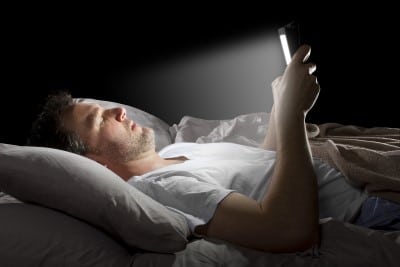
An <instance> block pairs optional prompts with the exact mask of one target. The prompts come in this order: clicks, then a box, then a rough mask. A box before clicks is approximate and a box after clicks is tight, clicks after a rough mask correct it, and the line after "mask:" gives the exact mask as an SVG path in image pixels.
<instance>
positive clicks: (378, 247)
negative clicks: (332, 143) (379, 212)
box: [134, 220, 400, 267]
mask: <svg viewBox="0 0 400 267" xmlns="http://www.w3.org/2000/svg"><path fill="white" fill-rule="evenodd" d="M321 235H322V240H321V244H320V247H319V248H318V249H314V250H307V251H304V252H301V253H281V254H278V253H266V252H260V251H256V250H250V249H246V248H243V247H239V246H235V245H232V244H229V243H224V242H220V241H212V240H205V239H202V240H196V241H193V242H191V243H189V245H188V246H187V248H186V249H185V250H184V251H181V252H178V253H175V255H161V254H154V253H143V254H138V255H137V256H136V259H135V262H134V266H171V267H183V266H210V267H211V266H230V267H245V266H246V267H247V266H251V267H266V266H296V267H297V266H304V267H310V266H398V264H399V262H400V231H397V232H396V231H395V232H380V231H377V230H371V229H367V228H363V227H360V226H356V225H352V224H349V223H343V222H340V221H336V220H327V221H324V222H321Z"/></svg>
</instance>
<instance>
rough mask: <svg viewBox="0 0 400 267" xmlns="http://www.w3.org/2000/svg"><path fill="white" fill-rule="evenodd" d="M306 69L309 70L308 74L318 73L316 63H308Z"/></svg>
mask: <svg viewBox="0 0 400 267" xmlns="http://www.w3.org/2000/svg"><path fill="white" fill-rule="evenodd" d="M306 67H307V68H308V73H309V74H310V75H311V74H313V73H314V71H316V69H317V65H315V63H307V64H306Z"/></svg>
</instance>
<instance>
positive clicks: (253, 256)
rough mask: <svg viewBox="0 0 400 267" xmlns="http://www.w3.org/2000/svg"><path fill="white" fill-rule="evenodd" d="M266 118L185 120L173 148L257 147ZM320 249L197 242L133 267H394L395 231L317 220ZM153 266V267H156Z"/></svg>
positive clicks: (398, 250)
mask: <svg viewBox="0 0 400 267" xmlns="http://www.w3.org/2000/svg"><path fill="white" fill-rule="evenodd" d="M268 121H269V114H268V113H252V114H244V115H241V116H238V117H235V118H233V119H231V120H204V119H201V118H195V117H191V116H185V117H183V118H182V120H181V121H180V122H179V123H178V124H175V125H173V126H171V128H170V132H171V134H172V138H173V140H174V142H196V143H210V142H234V143H239V144H243V145H249V146H258V145H259V144H260V143H261V142H262V141H263V138H264V136H265V133H266V130H267V127H268V126H267V125H268ZM320 225H321V232H322V239H321V244H320V247H319V249H317V250H316V251H306V252H303V253H289V254H272V253H264V252H259V251H254V250H249V249H245V248H242V247H237V246H234V245H232V244H227V243H224V242H220V241H218V242H213V241H211V240H196V241H193V242H191V243H190V244H189V245H188V247H187V248H186V249H185V250H184V251H181V252H178V253H176V254H175V257H171V256H168V257H169V260H170V263H168V264H167V262H168V261H162V258H164V257H166V256H165V255H158V256H157V255H154V254H152V255H148V254H146V253H144V254H141V255H140V256H138V257H137V263H138V264H139V263H140V264H139V265H135V266H152V265H151V264H152V263H154V262H157V261H160V262H164V265H161V266H179V267H181V266H238V267H239V266H254V267H257V266H399V264H400V231H394V232H383V231H377V230H371V229H367V228H364V227H360V226H356V225H353V224H350V223H345V222H342V221H339V220H336V219H329V218H327V219H325V220H321V224H320ZM157 266H158V265H157Z"/></svg>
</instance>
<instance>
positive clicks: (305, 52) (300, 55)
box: [292, 45, 311, 63]
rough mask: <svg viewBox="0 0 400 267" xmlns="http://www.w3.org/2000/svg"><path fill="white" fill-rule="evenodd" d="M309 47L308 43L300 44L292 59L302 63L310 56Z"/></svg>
mask: <svg viewBox="0 0 400 267" xmlns="http://www.w3.org/2000/svg"><path fill="white" fill-rule="evenodd" d="M310 54H311V47H310V46H309V45H302V46H300V47H299V48H298V49H297V51H296V52H295V53H294V55H293V57H292V61H295V62H300V63H304V62H306V61H307V59H308V58H309V57H310Z"/></svg>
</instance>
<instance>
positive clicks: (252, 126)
mask: <svg viewBox="0 0 400 267" xmlns="http://www.w3.org/2000/svg"><path fill="white" fill-rule="evenodd" d="M268 122H269V113H266V112H259V113H250V114H244V115H240V116H237V117H235V118H233V119H230V120H204V119H200V118H195V117H191V116H185V117H184V118H182V120H181V121H180V123H179V124H178V125H176V124H175V125H173V126H172V127H171V128H170V132H173V133H175V134H174V136H175V142H195V143H215V142H232V143H236V144H241V145H248V146H253V147H257V146H259V144H261V143H262V141H263V140H264V137H265V134H266V131H267V127H268Z"/></svg>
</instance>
